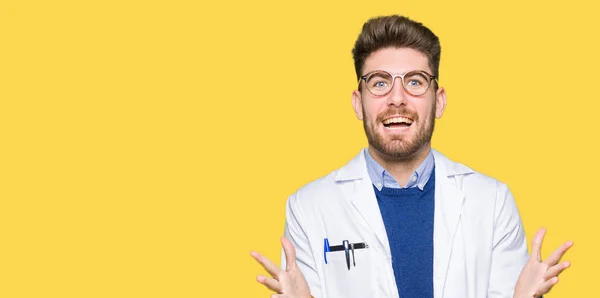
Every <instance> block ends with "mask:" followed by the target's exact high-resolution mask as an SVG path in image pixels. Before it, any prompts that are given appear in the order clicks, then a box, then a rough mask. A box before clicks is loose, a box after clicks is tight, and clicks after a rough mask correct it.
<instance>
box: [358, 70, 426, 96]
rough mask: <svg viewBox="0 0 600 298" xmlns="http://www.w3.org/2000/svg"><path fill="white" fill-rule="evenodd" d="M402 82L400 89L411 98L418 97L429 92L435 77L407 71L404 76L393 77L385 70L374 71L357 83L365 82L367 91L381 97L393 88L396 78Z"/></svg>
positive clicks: (422, 72) (420, 72) (424, 73)
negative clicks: (402, 88)
mask: <svg viewBox="0 0 600 298" xmlns="http://www.w3.org/2000/svg"><path fill="white" fill-rule="evenodd" d="M397 77H400V79H401V80H402V87H404V90H406V92H408V93H409V94H411V95H412V96H420V95H423V94H425V92H427V90H429V86H431V82H432V81H434V80H435V81H436V82H437V80H436V77H435V76H432V75H430V74H428V73H427V72H426V71H423V70H414V71H409V72H407V73H404V74H397V75H393V74H391V73H389V72H387V71H385V70H375V71H372V72H369V73H367V74H366V75H364V76H362V77H360V80H359V81H358V84H359V87H360V81H361V80H365V84H366V85H367V90H369V92H371V94H373V95H375V96H383V95H386V94H388V93H389V92H390V91H391V90H392V88H394V82H395V81H396V78H397Z"/></svg>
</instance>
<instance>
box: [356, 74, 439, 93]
mask: <svg viewBox="0 0 600 298" xmlns="http://www.w3.org/2000/svg"><path fill="white" fill-rule="evenodd" d="M375 72H384V73H387V74H389V75H390V76H391V77H392V86H391V87H390V90H388V92H386V93H384V94H373V92H371V89H369V87H368V86H367V79H368V78H369V77H370V76H371V75H372V74H373V73H375ZM415 72H417V73H421V74H424V75H425V76H427V77H428V78H429V85H428V86H427V89H425V91H423V93H421V94H414V93H412V92H410V91H409V90H407V89H406V84H405V83H404V77H405V76H406V75H407V74H409V73H415ZM398 77H399V78H400V80H401V81H402V89H404V91H406V92H407V93H408V94H410V95H412V96H421V95H423V94H425V93H427V91H429V88H431V82H433V81H435V83H436V84H438V81H437V77H436V76H434V75H431V74H429V73H428V72H426V71H424V70H411V71H407V72H405V73H403V74H391V73H390V72H389V71H385V70H380V69H377V70H373V71H370V72H368V73H366V74H365V75H363V76H361V77H360V79H359V80H358V88H359V90H360V82H361V81H362V80H364V81H365V88H367V91H369V93H371V94H372V95H373V96H386V95H388V94H389V93H390V92H391V91H392V90H393V89H394V85H395V84H396V78H398Z"/></svg>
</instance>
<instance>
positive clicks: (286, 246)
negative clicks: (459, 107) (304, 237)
mask: <svg viewBox="0 0 600 298" xmlns="http://www.w3.org/2000/svg"><path fill="white" fill-rule="evenodd" d="M281 245H282V246H283V252H284V253H285V262H286V265H285V270H286V271H289V270H291V269H294V268H296V266H297V265H296V249H294V245H292V243H291V242H290V240H288V239H287V238H286V237H285V236H283V237H281Z"/></svg>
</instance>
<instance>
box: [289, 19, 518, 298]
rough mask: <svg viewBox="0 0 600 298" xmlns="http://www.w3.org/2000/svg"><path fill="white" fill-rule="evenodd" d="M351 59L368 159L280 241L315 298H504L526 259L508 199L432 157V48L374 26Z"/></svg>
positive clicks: (438, 100) (298, 215) (428, 37)
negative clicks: (285, 244)
mask: <svg viewBox="0 0 600 298" xmlns="http://www.w3.org/2000/svg"><path fill="white" fill-rule="evenodd" d="M352 53H353V57H354V64H355V70H356V75H357V80H358V87H357V90H354V91H353V93H352V105H353V107H354V111H355V113H356V116H357V118H358V119H359V120H361V121H363V126H364V130H365V133H366V136H367V139H368V142H369V147H368V149H365V150H362V151H361V152H359V154H358V155H357V156H356V157H355V158H354V159H352V160H351V161H350V162H349V163H348V164H346V165H345V166H343V167H342V168H340V169H338V170H336V171H334V172H332V173H330V174H329V175H327V176H325V177H322V178H320V179H318V180H316V181H314V182H312V183H309V184H308V185H306V186H304V187H302V188H301V189H299V190H298V191H297V192H296V193H294V194H293V195H291V196H290V197H289V199H288V202H287V207H286V217H287V218H286V225H285V232H284V234H285V236H286V237H287V239H289V241H290V242H291V244H292V245H293V247H295V250H296V253H297V255H296V260H297V262H298V268H299V270H300V271H301V272H302V275H303V276H304V277H305V278H306V281H307V282H308V285H309V287H310V291H311V293H312V295H313V296H314V297H317V298H320V297H344V298H351V297H357V298H358V297H361V298H362V297H402V298H411V297H415V298H423V297H436V298H439V297H461V298H462V297H512V296H513V293H514V288H515V284H516V281H517V277H518V276H519V273H520V272H521V269H523V266H524V265H525V263H526V262H527V259H528V255H527V244H526V238H525V233H524V230H523V226H522V223H521V218H520V215H519V212H518V210H517V206H516V204H515V201H514V199H513V197H512V195H511V193H510V191H509V190H508V187H507V186H506V185H505V184H503V183H501V182H499V181H497V180H495V179H493V178H491V177H488V176H485V175H483V174H481V173H478V172H476V171H474V170H472V169H470V168H468V167H467V166H465V165H462V164H459V163H456V162H454V161H452V160H450V159H449V158H447V157H446V156H444V155H443V154H442V153H440V152H438V151H435V150H433V149H432V148H431V138H432V134H433V130H434V125H435V119H438V118H440V117H442V115H443V113H444V109H445V106H446V93H445V91H444V88H442V87H440V86H438V77H439V72H438V68H439V62H440V53H441V47H440V43H439V39H438V37H437V36H436V35H435V34H434V33H433V32H431V31H430V30H429V29H428V28H426V27H425V26H423V25H422V24H421V23H417V22H414V21H412V20H410V19H408V18H406V17H402V16H386V17H379V18H374V19H371V20H369V21H368V22H367V23H365V24H364V26H363V29H362V32H361V34H360V35H359V37H358V39H357V40H356V43H355V45H354V49H353V51H352ZM285 264H286V258H285V255H283V256H282V267H283V268H285Z"/></svg>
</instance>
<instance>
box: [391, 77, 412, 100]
mask: <svg viewBox="0 0 600 298" xmlns="http://www.w3.org/2000/svg"><path fill="white" fill-rule="evenodd" d="M407 101H408V93H407V92H406V90H404V87H403V86H402V78H400V77H396V78H394V87H393V88H392V90H390V94H389V96H388V104H389V105H395V106H401V105H406V103H407Z"/></svg>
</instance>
